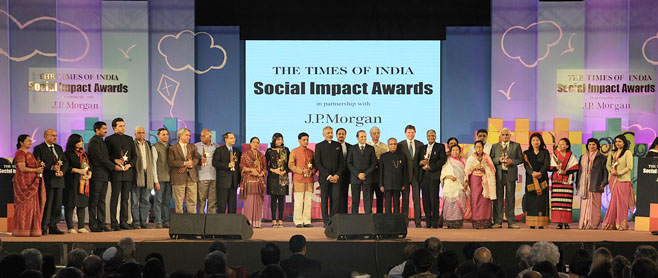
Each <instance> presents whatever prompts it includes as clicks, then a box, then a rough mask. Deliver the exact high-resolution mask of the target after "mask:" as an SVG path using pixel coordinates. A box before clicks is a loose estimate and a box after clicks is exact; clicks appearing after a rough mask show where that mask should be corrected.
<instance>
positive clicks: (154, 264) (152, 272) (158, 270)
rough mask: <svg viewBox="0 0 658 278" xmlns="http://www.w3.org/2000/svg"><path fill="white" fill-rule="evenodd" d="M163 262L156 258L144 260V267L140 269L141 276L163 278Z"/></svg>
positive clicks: (165, 274)
mask: <svg viewBox="0 0 658 278" xmlns="http://www.w3.org/2000/svg"><path fill="white" fill-rule="evenodd" d="M166 276H167V273H166V272H165V268H164V264H162V261H160V260H159V259H158V258H150V259H147V260H146V263H145V264H144V268H143V269H142V277H143V278H163V277H166Z"/></svg>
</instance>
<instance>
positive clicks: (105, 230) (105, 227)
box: [101, 225, 112, 232]
mask: <svg viewBox="0 0 658 278" xmlns="http://www.w3.org/2000/svg"><path fill="white" fill-rule="evenodd" d="M101 230H102V231H103V232H109V231H112V230H110V228H108V227H107V226H105V225H103V226H101Z"/></svg>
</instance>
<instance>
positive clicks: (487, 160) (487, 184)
mask: <svg viewBox="0 0 658 278" xmlns="http://www.w3.org/2000/svg"><path fill="white" fill-rule="evenodd" d="M478 165H481V166H482V167H483V168H484V173H482V172H481V170H477V171H476V170H473V168H474V167H475V166H478ZM471 174H477V175H478V176H479V175H480V174H482V189H483V190H482V197H484V198H487V199H489V200H496V198H497V197H496V168H494V165H493V162H492V161H491V157H489V155H488V154H487V153H482V161H478V159H477V155H476V154H475V153H473V154H472V155H471V156H470V157H469V158H468V159H467V160H466V182H468V177H469V176H470V175H471Z"/></svg>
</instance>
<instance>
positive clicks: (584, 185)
mask: <svg viewBox="0 0 658 278" xmlns="http://www.w3.org/2000/svg"><path fill="white" fill-rule="evenodd" d="M600 148H601V145H600V144H599V140H597V139H596V138H589V139H587V153H585V154H583V155H582V156H580V162H579V165H580V167H579V169H578V175H577V176H576V185H577V186H578V197H580V220H579V221H578V228H579V229H583V230H584V229H598V228H599V224H600V223H601V193H603V188H604V187H605V186H606V185H607V184H608V169H607V168H606V167H605V164H606V162H607V159H606V157H605V155H603V154H601V152H599V150H600Z"/></svg>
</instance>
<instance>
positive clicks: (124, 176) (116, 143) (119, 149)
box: [105, 133, 137, 181]
mask: <svg viewBox="0 0 658 278" xmlns="http://www.w3.org/2000/svg"><path fill="white" fill-rule="evenodd" d="M105 144H107V153H108V155H109V156H110V161H112V162H113V163H114V160H115V159H122V157H123V155H122V154H126V152H127V155H128V161H126V164H130V169H128V171H113V172H112V173H111V175H110V181H132V180H133V175H134V174H135V173H134V169H133V168H134V167H135V165H136V162H137V151H136V150H135V142H134V141H133V138H132V137H130V136H128V135H125V134H123V135H119V134H116V133H115V134H112V135H110V136H107V137H105Z"/></svg>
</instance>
